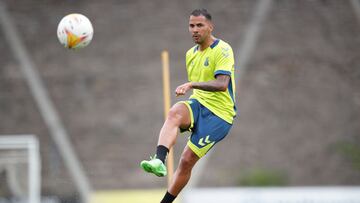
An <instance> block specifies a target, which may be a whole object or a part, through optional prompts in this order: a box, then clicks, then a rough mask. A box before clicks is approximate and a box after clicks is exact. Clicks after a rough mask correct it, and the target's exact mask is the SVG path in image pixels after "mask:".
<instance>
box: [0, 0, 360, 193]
mask: <svg viewBox="0 0 360 203" xmlns="http://www.w3.org/2000/svg"><path fill="white" fill-rule="evenodd" d="M4 2H5V3H6V5H7V8H8V12H9V13H10V15H11V17H12V19H13V21H14V23H15V25H16V27H17V29H18V30H19V33H20V36H21V37H22V40H23V42H24V44H25V46H26V48H27V50H28V52H29V54H30V57H31V59H32V60H33V62H34V64H35V66H36V68H37V69H38V70H39V71H40V74H41V77H42V79H43V81H44V83H45V85H46V88H47V90H48V91H49V93H50V97H51V99H52V100H53V102H54V104H55V107H56V109H57V110H58V112H59V114H60V117H61V119H62V121H63V123H64V125H65V128H66V130H67V131H68V133H69V135H70V140H71V143H72V145H73V147H74V150H75V152H76V154H77V156H78V158H79V160H80V162H81V164H82V165H83V168H84V170H85V173H86V175H87V177H88V178H89V181H90V183H91V185H92V186H93V187H94V189H95V190H121V189H148V188H162V187H164V186H165V185H166V180H165V179H158V178H154V177H152V176H150V175H148V174H145V173H143V172H142V171H141V170H140V168H139V162H140V161H141V160H142V159H144V158H147V157H148V156H149V155H150V154H152V153H154V150H155V146H156V143H157V135H158V131H159V129H160V128H161V125H162V122H163V95H162V82H161V60H160V53H161V51H162V50H164V49H167V50H168V51H169V52H170V68H171V69H170V72H171V90H174V88H175V87H176V86H177V85H179V84H181V83H182V82H184V81H185V80H186V79H187V78H186V71H185V67H184V65H185V59H184V53H185V52H186V50H187V49H188V48H190V47H191V46H193V43H192V40H191V37H190V35H189V33H188V31H187V23H188V15H189V13H190V12H191V11H192V10H193V9H194V8H199V7H200V8H202V7H205V8H207V9H208V10H209V11H210V12H211V13H212V15H213V18H214V23H215V36H217V37H219V38H221V39H224V40H225V41H227V42H229V43H230V44H231V45H232V46H233V49H234V52H235V54H237V53H238V51H239V49H240V48H241V45H242V43H243V41H242V40H243V36H244V34H245V32H246V29H247V26H248V24H249V22H250V21H251V18H252V17H253V11H254V8H255V6H256V3H257V1H251V0H247V1H237V0H225V1H205V0H202V1H201V0H197V1H194V0H185V1H161V0H152V1H140V0H137V1H125V0H124V1H115V0H112V1H110V0H108V1H95V0H89V1H85V0H67V1H56V0H47V1H45V0H26V1H25V0H19V1H11V0H5V1H4ZM74 12H78V13H82V14H84V15H86V16H87V17H89V19H90V20H91V21H92V23H93V26H94V30H95V33H94V38H93V41H92V43H91V44H90V46H89V47H87V48H86V49H83V50H80V51H75V52H74V51H70V50H66V49H64V48H62V47H61V45H60V44H59V42H58V41H57V38H56V28H57V24H58V22H59V21H60V19H61V18H62V17H63V16H64V15H66V14H68V13H74ZM359 23H360V22H359V21H358V20H357V18H356V13H355V12H354V9H353V8H352V5H351V3H350V1H337V0H314V1H287V0H275V1H273V5H272V7H271V10H270V11H269V14H268V16H267V18H266V21H265V23H264V26H263V27H262V31H261V33H260V36H259V40H258V42H257V46H256V48H255V51H254V52H253V54H252V55H251V59H250V61H249V63H248V64H247V69H246V72H244V74H243V75H242V78H241V81H237V98H236V99H237V106H238V109H239V116H238V117H237V119H236V121H235V124H234V127H233V129H232V131H231V133H230V135H229V136H228V138H227V139H225V140H224V141H223V142H221V143H220V144H218V145H217V146H216V148H215V153H214V154H212V155H211V157H210V159H209V162H208V163H207V167H206V170H205V171H204V172H203V173H202V174H201V181H200V186H206V187H224V186H249V185H267V184H270V185H281V186H314V185H326V186H328V185H359V183H360V171H359V170H360V158H359V157H360V152H359V151H360V144H359V143H360V137H359V132H360V125H359V122H360V108H359V107H360V92H359V86H360V69H359V68H360V67H359V65H360V37H359V33H360V24H359ZM8 47H9V44H8V42H7V41H6V40H5V37H4V32H3V30H2V31H1V32H0V120H1V122H0V134H24V133H26V134H29V133H30V134H35V135H37V136H38V138H39V140H40V149H41V158H42V194H43V195H46V196H53V195H55V196H59V197H62V198H63V199H71V198H74V197H76V196H77V192H76V188H75V186H74V183H73V181H72V180H71V178H70V176H69V174H68V171H67V169H66V168H65V166H64V163H63V160H62V159H61V156H60V155H59V152H58V150H57V148H56V147H55V144H54V142H53V140H52V139H51V137H50V135H49V131H48V129H47V127H46V125H45V123H44V121H43V119H42V117H41V115H40V114H39V110H38V108H37V106H36V104H35V102H34V98H33V97H32V95H31V92H30V91H29V87H28V86H27V83H26V80H25V78H24V75H23V73H22V72H21V70H20V68H19V64H18V62H17V60H16V59H15V58H14V56H13V54H12V53H11V51H10V50H9V48H8ZM236 60H237V63H238V62H239V61H240V60H241V58H236ZM237 68H239V67H237ZM184 98H186V97H184ZM179 99H183V98H175V97H174V95H172V103H175V102H176V101H178V100H179ZM186 140H187V139H186V137H183V136H179V139H178V142H177V145H176V147H175V160H176V161H175V163H177V160H178V158H179V155H180V153H181V150H182V148H183V146H184V144H185V143H186ZM0 174H1V175H0V180H1V181H0V195H2V196H7V195H9V193H10V191H9V190H8V188H7V186H6V184H3V183H5V182H6V181H5V179H6V174H5V173H0ZM261 177H265V179H266V180H265V181H261V180H260V181H259V180H258V179H261Z"/></svg>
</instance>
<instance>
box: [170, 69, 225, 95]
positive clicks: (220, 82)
mask: <svg viewBox="0 0 360 203" xmlns="http://www.w3.org/2000/svg"><path fill="white" fill-rule="evenodd" d="M229 82H230V76H229V75H222V74H218V75H216V79H215V80H211V81H207V82H187V83H185V84H182V85H180V86H178V87H177V88H176V90H175V93H176V95H177V96H179V95H184V94H185V93H186V92H187V91H189V90H191V89H200V90H204V91H209V92H225V91H226V90H227V87H228V85H229Z"/></svg>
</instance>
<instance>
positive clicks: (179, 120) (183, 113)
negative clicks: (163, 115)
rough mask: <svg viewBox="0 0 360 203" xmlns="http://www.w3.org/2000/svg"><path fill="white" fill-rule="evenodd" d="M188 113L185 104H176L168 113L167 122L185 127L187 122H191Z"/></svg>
mask: <svg viewBox="0 0 360 203" xmlns="http://www.w3.org/2000/svg"><path fill="white" fill-rule="evenodd" d="M187 111H188V110H187V107H186V106H185V107H184V106H183V104H175V105H174V106H173V107H171V109H170V111H169V112H168V115H167V120H168V121H170V122H173V123H175V124H176V125H178V126H180V125H183V124H184V123H185V122H188V121H187V120H189V118H187V115H188V113H187Z"/></svg>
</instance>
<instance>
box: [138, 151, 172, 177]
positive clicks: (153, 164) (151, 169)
mask: <svg viewBox="0 0 360 203" xmlns="http://www.w3.org/2000/svg"><path fill="white" fill-rule="evenodd" d="M140 166H141V168H142V169H144V171H146V172H148V173H153V174H155V175H156V176H159V177H163V176H166V174H167V169H166V166H165V164H164V163H163V162H162V161H161V160H160V159H157V158H156V155H155V156H154V157H150V160H149V161H147V160H144V161H142V162H141V163H140Z"/></svg>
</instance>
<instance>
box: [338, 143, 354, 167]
mask: <svg viewBox="0 0 360 203" xmlns="http://www.w3.org/2000/svg"><path fill="white" fill-rule="evenodd" d="M336 149H337V151H338V152H340V153H341V154H342V155H343V156H344V157H345V158H346V159H348V160H349V161H351V164H352V166H353V167H354V168H355V169H356V170H360V146H359V145H357V144H354V143H350V142H340V143H338V144H337V145H336Z"/></svg>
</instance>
